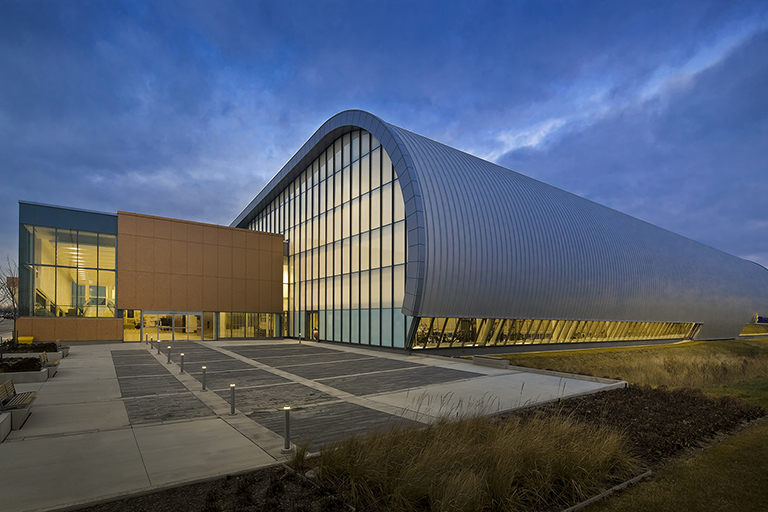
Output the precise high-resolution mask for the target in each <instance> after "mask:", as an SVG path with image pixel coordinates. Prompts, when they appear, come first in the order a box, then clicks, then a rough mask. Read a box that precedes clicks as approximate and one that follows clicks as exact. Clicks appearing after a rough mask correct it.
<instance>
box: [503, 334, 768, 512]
mask: <svg viewBox="0 0 768 512" xmlns="http://www.w3.org/2000/svg"><path fill="white" fill-rule="evenodd" d="M503 357H506V358H507V359H509V360H510V364H513V365H518V366H527V367H533V368H541V369H551V370H557V371H564V372H573V373H580V374H586V375H593V376H597V377H612V378H620V379H622V380H626V381H628V382H630V383H633V384H643V385H650V386H668V387H671V388H684V387H690V388H700V389H702V390H703V391H705V392H706V393H708V394H712V395H720V396H738V397H741V398H743V399H744V400H745V401H746V402H748V403H750V404H752V405H758V406H762V407H765V408H768V339H766V338H761V339H750V340H735V341H719V342H687V343H680V344H675V345H663V346H654V347H637V348H629V347H628V348H612V349H598V350H590V351H584V350H579V351H572V352H571V351H569V352H559V353H551V352H550V353H539V354H520V355H508V356H503ZM766 477H768V422H765V421H763V422H761V423H760V424H759V425H757V426H755V427H753V428H749V429H747V430H745V431H743V432H740V433H738V434H736V435H734V436H732V437H730V438H728V439H726V440H724V441H722V442H720V443H718V444H716V445H715V446H713V447H710V448H708V449H706V450H704V451H702V452H700V453H698V454H696V455H694V456H692V457H690V458H688V459H686V460H684V461H681V462H679V463H676V464H672V465H669V466H667V467H664V468H662V469H661V470H660V471H659V472H658V473H657V474H655V475H654V477H653V478H651V479H650V480H648V481H645V482H643V483H641V484H640V485H637V486H635V487H633V488H631V489H628V490H626V491H624V492H622V493H621V494H620V495H618V496H614V497H612V498H610V499H609V500H606V501H603V502H600V503H597V504H595V505H593V506H591V507H589V508H588V510H589V511H598V512H603V511H619V510H621V511H625V510H632V511H641V512H642V511H649V512H650V511H667V510H669V511H673V510H674V511H677V510H718V511H743V510H764V509H765V507H766V503H768V487H766V486H765V479H766Z"/></svg>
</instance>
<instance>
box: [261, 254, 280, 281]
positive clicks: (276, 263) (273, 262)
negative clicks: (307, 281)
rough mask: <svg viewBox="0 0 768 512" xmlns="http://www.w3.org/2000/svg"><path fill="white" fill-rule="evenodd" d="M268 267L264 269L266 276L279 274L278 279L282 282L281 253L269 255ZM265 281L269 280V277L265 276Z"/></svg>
mask: <svg viewBox="0 0 768 512" xmlns="http://www.w3.org/2000/svg"><path fill="white" fill-rule="evenodd" d="M268 261H269V264H268V265H269V266H268V267H267V269H266V272H267V275H268V276H271V275H274V274H275V273H278V274H280V279H281V282H282V276H283V255H282V253H277V252H272V253H270V254H269V257H268ZM264 278H265V279H269V277H267V276H265V277H264Z"/></svg>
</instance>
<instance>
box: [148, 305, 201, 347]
mask: <svg viewBox="0 0 768 512" xmlns="http://www.w3.org/2000/svg"><path fill="white" fill-rule="evenodd" d="M141 316H142V322H141V325H142V332H141V338H142V339H148V338H152V339H153V340H159V341H187V340H192V341H202V339H203V331H202V325H203V322H202V319H203V314H202V313H197V312H194V313H187V312H184V313H180V312H176V311H146V312H142V315H141Z"/></svg>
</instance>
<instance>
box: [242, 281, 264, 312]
mask: <svg viewBox="0 0 768 512" xmlns="http://www.w3.org/2000/svg"><path fill="white" fill-rule="evenodd" d="M245 310H246V311H259V312H261V310H260V309H259V281H258V280H256V279H247V280H246V281H245Z"/></svg>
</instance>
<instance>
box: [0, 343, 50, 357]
mask: <svg viewBox="0 0 768 512" xmlns="http://www.w3.org/2000/svg"><path fill="white" fill-rule="evenodd" d="M3 349H4V351H5V352H10V353H14V354H19V353H22V354H23V353H27V352H58V351H59V346H58V345H57V344H56V343H55V342H53V341H50V342H48V341H46V342H37V343H18V344H17V345H16V346H15V347H14V346H12V345H11V344H10V342H8V343H3Z"/></svg>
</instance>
